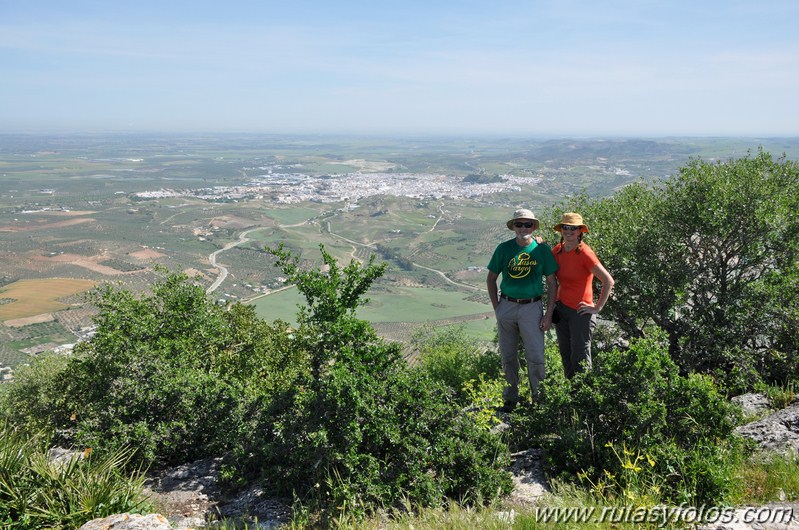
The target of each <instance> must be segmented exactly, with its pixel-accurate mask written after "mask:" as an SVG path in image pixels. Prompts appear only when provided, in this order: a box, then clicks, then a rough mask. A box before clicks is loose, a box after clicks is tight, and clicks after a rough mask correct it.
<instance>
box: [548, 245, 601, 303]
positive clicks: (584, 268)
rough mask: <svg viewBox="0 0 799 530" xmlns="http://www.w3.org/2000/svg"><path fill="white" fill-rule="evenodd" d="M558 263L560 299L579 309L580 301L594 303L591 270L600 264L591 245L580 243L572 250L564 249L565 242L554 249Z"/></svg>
mask: <svg viewBox="0 0 799 530" xmlns="http://www.w3.org/2000/svg"><path fill="white" fill-rule="evenodd" d="M552 254H554V255H555V261H556V262H557V264H558V272H557V273H555V276H556V278H557V279H558V300H559V301H560V302H561V303H562V304H564V305H566V306H568V307H571V308H572V309H577V308H578V307H579V306H580V302H586V303H588V304H593V303H594V286H593V283H594V273H593V272H591V269H593V268H594V267H595V266H596V265H598V264H599V258H597V257H596V254H594V251H593V250H591V247H589V246H588V245H586V244H585V243H580V244H579V245H578V246H577V248H575V249H574V250H572V251H571V252H566V250H565V249H563V244H562V243H561V244H558V245H555V248H553V249H552Z"/></svg>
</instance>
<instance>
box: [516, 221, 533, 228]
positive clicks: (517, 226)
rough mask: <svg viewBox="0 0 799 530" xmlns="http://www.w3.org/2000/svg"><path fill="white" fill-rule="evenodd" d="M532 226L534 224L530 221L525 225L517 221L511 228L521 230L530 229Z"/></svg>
mask: <svg viewBox="0 0 799 530" xmlns="http://www.w3.org/2000/svg"><path fill="white" fill-rule="evenodd" d="M534 224H535V223H533V222H532V221H528V222H526V223H521V222H519V221H516V222H515V223H513V226H515V227H516V228H521V227H525V228H532V227H533V225H534Z"/></svg>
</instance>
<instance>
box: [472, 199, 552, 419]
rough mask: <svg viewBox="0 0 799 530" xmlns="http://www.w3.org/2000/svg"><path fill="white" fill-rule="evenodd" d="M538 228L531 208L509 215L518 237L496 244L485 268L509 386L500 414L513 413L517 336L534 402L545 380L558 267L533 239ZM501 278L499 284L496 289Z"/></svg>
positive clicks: (516, 396)
mask: <svg viewBox="0 0 799 530" xmlns="http://www.w3.org/2000/svg"><path fill="white" fill-rule="evenodd" d="M538 226H539V222H538V219H536V217H535V215H534V214H533V212H531V211H530V210H527V209H519V210H516V211H515V212H513V218H512V219H510V220H509V221H508V222H507V227H508V229H509V230H513V231H514V232H515V233H516V237H515V238H513V239H510V240H508V241H505V242H503V243H500V244H499V245H497V248H496V249H495V250H494V254H493V256H491V261H490V262H489V264H488V277H487V278H486V285H487V287H488V296H489V297H490V298H491V305H492V306H494V313H495V315H496V317H497V328H498V330H499V352H500V355H501V357H502V371H503V372H504V373H505V382H506V383H507V385H506V387H505V390H504V391H503V394H502V397H503V399H504V405H503V406H502V408H501V409H500V410H501V411H503V412H511V411H512V410H513V409H514V408H515V407H516V404H517V403H518V401H519V368H520V367H519V357H518V350H519V337H521V339H522V341H523V343H524V356H525V359H526V360H527V378H528V379H529V381H530V392H531V396H532V399H533V402H535V400H536V399H537V397H538V385H539V383H540V382H541V381H542V380H543V379H544V332H545V331H547V330H548V329H549V328H550V326H551V325H552V313H553V311H554V310H555V295H556V294H557V291H558V284H557V280H556V279H555V272H556V271H557V270H558V265H557V263H556V262H555V258H554V256H553V255H552V250H551V249H550V248H549V246H548V245H546V244H545V243H541V244H539V243H538V242H536V240H535V239H533V232H534V231H536V230H538ZM500 275H502V282H501V283H500V285H499V289H498V288H497V279H498V278H499V276H500ZM544 276H546V279H547V294H548V300H547V310H546V314H544V311H543V309H542V307H543V304H542V302H541V297H542V295H543V294H544V292H543V291H544V287H543V278H544Z"/></svg>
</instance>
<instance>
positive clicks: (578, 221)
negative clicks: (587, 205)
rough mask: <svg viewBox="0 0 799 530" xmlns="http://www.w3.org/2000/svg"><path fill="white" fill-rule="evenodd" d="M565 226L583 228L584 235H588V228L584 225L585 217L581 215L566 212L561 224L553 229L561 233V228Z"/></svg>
mask: <svg viewBox="0 0 799 530" xmlns="http://www.w3.org/2000/svg"><path fill="white" fill-rule="evenodd" d="M563 225H569V226H581V227H582V228H583V229H582V230H581V232H582V233H584V234H587V233H588V227H587V226H586V225H585V223H583V216H582V215H580V214H579V213H574V212H566V213H564V214H563V216H562V217H561V218H560V222H559V223H558V224H556V225H555V226H554V227H553V228H554V229H555V231H556V232H560V227H561V226H563Z"/></svg>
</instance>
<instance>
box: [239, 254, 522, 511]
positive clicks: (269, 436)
mask: <svg viewBox="0 0 799 530" xmlns="http://www.w3.org/2000/svg"><path fill="white" fill-rule="evenodd" d="M321 251H322V257H323V261H324V263H325V265H326V267H325V268H326V269H327V272H324V273H323V272H320V271H317V270H302V269H300V268H299V267H298V266H297V265H296V258H294V257H293V256H292V255H291V254H290V253H288V252H285V251H283V250H282V248H278V249H275V250H273V251H272V252H273V253H275V254H276V255H277V256H278V264H279V265H280V266H281V267H283V271H284V273H286V274H287V275H288V276H289V277H290V279H291V280H292V281H294V282H295V283H297V287H298V289H299V290H300V292H302V293H303V294H304V295H305V296H306V298H307V299H308V300H309V304H308V307H309V310H308V311H306V312H303V313H301V315H300V318H299V321H300V327H299V329H297V330H295V332H294V337H295V342H294V344H293V346H292V347H293V348H294V349H296V350H299V351H305V352H308V355H309V357H310V358H311V364H312V368H311V374H310V377H307V378H305V379H304V380H303V382H302V384H301V385H298V386H296V387H294V388H292V389H290V390H288V391H287V392H286V393H285V395H283V396H282V397H279V398H278V399H275V400H274V401H273V406H272V407H271V408H270V409H269V411H268V413H267V414H265V415H264V416H263V418H264V422H263V425H262V426H261V428H260V429H257V430H260V431H262V432H265V433H266V434H265V435H264V438H263V439H264V440H265V441H266V443H265V444H264V445H263V446H261V447H255V448H252V449H251V452H255V453H256V454H258V456H257V457H256V460H257V459H260V458H263V460H264V462H265V467H264V472H265V474H267V475H268V476H269V477H270V481H271V485H272V486H273V487H274V489H275V490H276V491H278V492H281V493H287V494H288V493H294V494H296V495H300V496H301V497H303V498H310V499H312V500H313V501H314V502H316V503H317V504H318V506H319V507H321V508H323V509H324V508H333V507H343V506H346V507H347V508H348V509H350V510H353V511H360V512H368V511H371V510H373V509H374V508H376V507H380V506H399V505H401V504H403V503H406V502H408V503H411V504H412V505H417V506H430V505H440V504H441V503H444V502H445V501H446V499H447V498H455V499H459V500H464V501H465V502H471V503H479V502H484V501H488V500H491V499H494V498H496V497H497V495H499V494H500V493H502V492H507V491H509V488H510V485H511V482H510V476H509V474H508V473H507V471H505V469H504V467H505V465H506V464H507V463H508V453H507V447H506V446H504V445H503V444H502V443H501V440H500V439H499V438H498V437H497V436H495V435H493V434H491V433H490V432H489V431H488V430H487V429H484V428H480V427H479V426H477V425H475V424H474V422H473V421H472V420H471V417H470V416H469V415H468V414H467V413H466V412H464V411H463V410H462V407H461V406H459V405H458V404H457V403H456V402H455V400H454V395H453V392H452V390H451V389H449V388H447V387H446V386H444V385H442V384H441V383H438V382H435V381H433V380H432V379H431V378H429V377H427V376H426V375H425V374H423V373H421V372H417V371H413V370H410V369H409V368H408V366H407V364H406V362H405V361H404V359H403V358H402V356H401V351H400V349H399V347H398V346H397V345H392V344H387V343H385V342H384V341H382V340H381V339H379V338H378V337H377V336H376V335H375V333H374V330H373V329H372V328H371V327H370V326H369V325H368V323H366V322H364V321H361V320H358V319H356V318H355V316H354V314H355V309H356V308H357V306H358V305H359V304H360V303H362V301H361V298H360V294H358V295H357V296H354V295H353V293H364V292H365V291H366V290H367V289H368V287H369V285H370V284H371V282H372V281H373V280H374V279H375V278H377V277H378V275H379V274H380V273H382V270H383V267H381V266H377V265H374V263H373V262H371V261H370V262H369V263H368V264H367V265H366V266H365V267H363V268H362V267H361V266H360V265H359V264H357V263H355V262H351V263H350V265H349V266H348V267H346V268H345V269H343V270H342V269H340V268H339V267H338V265H337V264H336V262H335V260H334V259H333V258H332V257H331V256H330V255H329V254H328V253H327V252H325V250H324V247H321ZM311 302H313V303H311ZM259 451H260V452H259Z"/></svg>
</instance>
